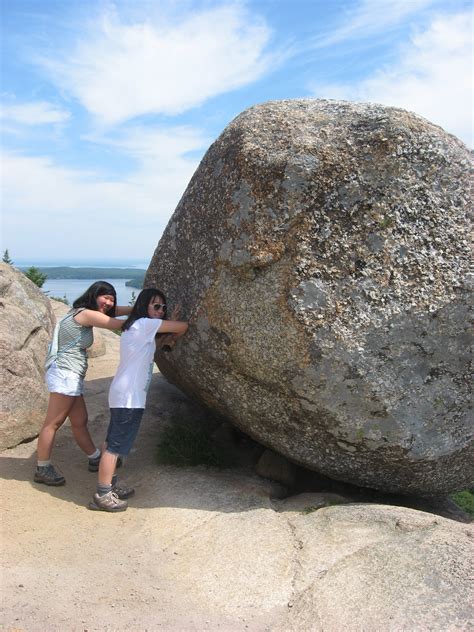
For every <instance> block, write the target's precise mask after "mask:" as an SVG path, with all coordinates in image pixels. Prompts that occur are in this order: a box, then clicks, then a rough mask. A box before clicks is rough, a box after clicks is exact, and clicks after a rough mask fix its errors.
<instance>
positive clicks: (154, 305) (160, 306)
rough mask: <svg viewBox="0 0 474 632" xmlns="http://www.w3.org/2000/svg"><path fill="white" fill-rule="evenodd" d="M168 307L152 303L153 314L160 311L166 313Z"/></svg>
mask: <svg viewBox="0 0 474 632" xmlns="http://www.w3.org/2000/svg"><path fill="white" fill-rule="evenodd" d="M167 307H168V306H167V305H163V304H162V303H154V304H153V309H154V310H155V312H159V311H160V309H162V310H163V311H164V312H166V308H167Z"/></svg>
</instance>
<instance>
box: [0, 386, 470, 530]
mask: <svg viewBox="0 0 474 632" xmlns="http://www.w3.org/2000/svg"><path fill="white" fill-rule="evenodd" d="M110 381H111V380H110V378H103V379H97V380H91V381H89V382H87V383H86V393H85V397H86V401H87V405H88V409H89V428H90V432H91V435H92V437H93V439H94V440H95V441H96V444H97V445H100V443H101V442H102V440H103V439H104V437H105V433H106V430H107V425H108V421H109V411H108V408H107V393H108V387H109V385H110ZM180 425H181V426H186V427H189V426H190V425H192V426H193V427H195V428H196V429H200V430H202V431H203V433H206V434H208V435H209V436H210V437H211V440H212V442H213V443H214V444H215V447H216V450H217V451H219V450H221V451H225V452H227V453H231V455H232V461H233V463H232V466H231V467H227V468H224V469H220V468H216V467H206V466H203V465H198V466H194V467H191V466H184V467H177V466H173V465H163V464H162V463H160V462H159V460H158V456H157V454H158V443H159V441H160V437H161V436H162V435H163V432H165V431H166V429H169V428H172V427H177V426H180ZM223 429H224V431H223ZM264 450H265V448H264V446H261V445H260V444H258V443H257V442H255V441H253V440H252V439H251V438H250V437H248V436H247V435H245V434H244V433H242V432H241V431H239V430H237V429H231V430H230V429H229V425H228V424H226V423H225V422H224V423H223V422H222V420H220V419H217V418H216V417H214V416H213V415H212V414H211V413H209V411H207V410H206V409H205V408H203V407H201V406H200V405H198V404H196V403H195V402H194V401H191V400H190V399H188V398H187V397H186V396H185V395H184V394H183V393H182V392H181V391H179V390H178V389H177V388H176V387H174V386H173V385H172V384H170V383H169V382H167V380H166V379H165V378H164V377H163V376H162V375H161V374H155V375H154V376H153V379H152V384H151V387H150V391H149V395H148V401H147V409H146V411H145V414H144V417H143V422H142V426H141V428H140V432H139V435H138V438H137V441H136V443H135V446H134V448H133V449H132V452H131V454H130V455H129V456H128V457H127V458H126V459H125V464H124V467H123V468H121V469H119V470H118V472H117V473H118V475H119V477H120V478H122V479H124V480H125V481H126V482H127V483H129V484H130V485H132V486H133V487H135V488H136V495H135V496H134V497H132V498H131V499H130V501H129V504H130V506H132V507H135V508H144V509H146V508H159V507H174V508H187V509H199V510H204V511H217V512H241V511H248V510H252V509H256V508H262V507H267V508H277V507H279V506H281V503H280V502H278V501H281V499H283V498H286V497H289V496H295V495H298V494H302V493H305V494H308V493H309V494H311V493H317V494H333V495H334V494H336V495H338V496H341V497H343V498H344V499H346V502H353V503H377V504H386V505H395V506H404V507H410V508H412V509H417V510H420V511H425V512H429V513H433V514H437V515H440V516H443V517H445V518H449V519H452V520H456V521H460V522H472V519H471V518H470V516H469V515H468V514H466V513H465V512H464V511H462V510H461V509H460V508H459V507H458V506H457V505H456V504H455V503H454V502H453V501H452V500H451V499H450V498H448V497H436V498H421V497H414V496H403V495H400V494H387V493H383V492H379V491H377V490H372V489H367V488H361V487H357V486H355V485H350V484H348V483H343V482H340V481H335V480H332V479H330V478H328V477H326V476H323V475H321V474H318V473H316V472H311V471H309V470H306V469H304V468H301V467H298V466H292V467H293V472H294V474H295V476H294V478H293V481H292V482H291V484H286V485H285V484H282V483H279V482H277V481H274V480H270V479H266V478H262V477H261V476H258V475H257V474H256V473H255V471H254V469H255V466H256V463H257V461H258V459H259V458H260V456H261V454H262V452H263V451H264ZM53 461H54V463H55V464H56V465H57V466H58V467H59V468H60V469H61V471H62V472H63V473H64V476H65V477H66V481H67V482H66V485H64V486H60V487H52V486H46V485H41V484H38V483H34V482H33V473H34V469H35V465H36V440H35V441H32V442H29V443H25V444H21V445H19V446H17V447H16V448H13V449H12V450H7V451H5V452H3V454H2V458H1V459H0V477H1V478H4V479H10V480H17V481H26V482H28V483H30V484H31V485H32V486H33V487H34V488H35V489H36V490H37V491H38V493H39V494H42V493H45V494H49V495H51V496H54V497H56V498H59V499H62V500H64V501H66V502H71V503H74V504H77V505H80V506H84V507H85V506H87V504H88V503H89V501H90V499H91V496H92V494H93V492H94V491H95V485H96V480H97V475H96V474H94V473H91V472H89V471H88V469H87V465H88V462H87V458H86V457H85V456H84V455H83V453H82V452H81V451H80V449H79V448H78V447H77V445H76V444H75V442H74V439H73V436H72V432H71V428H70V425H69V422H66V424H65V425H64V426H63V427H62V428H61V430H60V431H59V432H58V433H57V435H56V441H55V448H54V454H53ZM274 501H276V502H274Z"/></svg>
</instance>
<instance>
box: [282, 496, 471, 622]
mask: <svg viewBox="0 0 474 632" xmlns="http://www.w3.org/2000/svg"><path fill="white" fill-rule="evenodd" d="M314 496H319V495H316V494H315V495H314ZM302 500H303V504H304V503H308V502H311V503H312V504H313V506H315V507H317V506H318V499H317V498H316V499H314V500H313V501H311V500H310V499H308V498H304V499H302ZM321 502H324V500H322V501H321ZM326 502H329V503H330V502H331V499H330V498H328V499H326ZM333 502H335V503H336V504H337V503H338V500H337V499H335V500H334V501H333ZM300 507H301V505H300ZM300 507H298V505H297V503H296V502H295V500H294V499H290V501H289V507H288V509H286V508H285V512H288V510H289V513H286V514H285V515H286V516H287V517H288V520H289V522H290V524H291V525H292V528H293V529H294V534H295V537H296V538H297V541H298V546H299V548H300V549H301V554H300V556H299V562H300V564H299V566H298V567H297V573H296V575H295V578H294V596H293V598H292V599H291V600H290V602H289V604H288V605H289V610H288V616H287V617H286V618H284V619H283V621H282V623H281V624H279V625H276V626H275V627H274V628H273V629H275V630H281V631H283V630H284V631H285V632H287V631H289V630H291V631H293V630H294V631H298V632H300V631H302V630H305V631H306V630H308V631H309V630H314V631H316V630H330V631H332V630H334V631H336V630H343V629H346V630H367V631H377V632H378V631H379V630H387V631H398V630H440V631H441V630H468V629H470V628H471V626H472V625H474V617H473V614H472V609H471V608H470V605H469V604H470V603H471V602H472V598H473V597H474V592H473V590H472V582H471V580H470V579H469V577H470V575H471V573H472V565H473V563H474V555H473V546H472V544H473V538H474V531H473V529H472V526H470V525H462V524H459V523H456V522H452V521H450V520H446V519H444V518H441V517H439V516H434V515H431V514H426V513H423V512H420V511H414V510H412V509H407V508H404V507H390V506H382V505H364V504H361V505H339V506H337V507H326V508H324V509H320V510H318V511H314V512H311V513H309V514H308V513H307V510H306V511H305V509H303V511H302V512H301V511H300V513H299V514H298V513H297V509H299V508H300Z"/></svg>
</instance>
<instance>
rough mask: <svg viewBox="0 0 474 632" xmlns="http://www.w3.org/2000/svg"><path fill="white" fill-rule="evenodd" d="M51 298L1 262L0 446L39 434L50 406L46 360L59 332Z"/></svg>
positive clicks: (7, 445) (0, 447)
mask: <svg viewBox="0 0 474 632" xmlns="http://www.w3.org/2000/svg"><path fill="white" fill-rule="evenodd" d="M53 325H54V315H53V312H52V309H51V306H50V302H49V300H48V299H47V298H46V297H45V295H44V294H43V293H42V292H41V290H40V289H39V288H38V287H36V285H35V284H34V283H32V282H31V281H30V280H29V279H27V278H26V276H25V275H24V274H22V273H21V272H20V271H19V270H16V269H15V268H13V267H12V266H10V265H7V264H5V263H0V390H1V393H2V397H1V403H0V449H5V448H11V447H13V446H15V445H17V444H18V443H21V442H22V441H24V440H25V439H31V438H32V437H34V436H36V435H37V434H38V432H39V429H40V428H41V424H42V422H43V420H44V416H45V413H46V407H47V404H48V392H47V389H46V385H45V383H44V368H43V366H44V359H45V356H46V352H47V349H48V343H49V340H50V338H51V335H52V333H53Z"/></svg>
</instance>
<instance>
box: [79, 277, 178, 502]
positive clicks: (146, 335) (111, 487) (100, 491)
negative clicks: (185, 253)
mask: <svg viewBox="0 0 474 632" xmlns="http://www.w3.org/2000/svg"><path fill="white" fill-rule="evenodd" d="M166 310H167V306H166V299H165V296H164V294H163V292H161V291H160V290H157V289H156V288H148V289H146V290H142V291H141V292H140V294H139V295H138V298H137V300H136V303H135V305H134V306H133V308H132V311H131V313H130V316H129V317H128V318H127V320H126V321H125V322H124V324H123V326H122V331H123V333H122V336H121V339H120V363H119V367H118V369H117V373H116V374H115V377H114V379H113V381H112V384H111V386H110V390H109V407H110V423H109V428H108V430H107V437H106V448H105V451H104V453H103V454H102V458H101V460H100V465H99V477H98V482H97V492H96V493H95V494H94V496H93V499H92V501H91V502H90V503H89V509H93V510H98V511H125V510H126V509H127V506H128V504H127V502H126V500H125V498H129V497H130V496H132V495H133V494H134V493H135V491H134V490H133V489H128V488H124V487H120V486H118V485H117V483H116V478H115V476H114V475H115V468H116V465H117V459H118V457H119V455H122V456H123V455H125V456H126V455H127V454H128V453H129V452H130V449H131V448H132V446H133V443H134V441H135V438H136V436H137V433H138V429H139V427H140V422H141V419H142V416H143V412H144V409H145V402H146V395H147V391H148V387H149V385H150V380H151V375H152V372H153V360H154V355H155V336H156V335H157V333H158V332H159V333H160V334H172V336H171V340H170V341H168V340H167V341H166V342H167V343H169V342H171V343H172V342H173V339H175V338H178V337H179V336H182V335H183V334H185V333H186V331H187V329H188V323H186V322H183V321H177V320H166ZM173 315H174V314H173Z"/></svg>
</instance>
